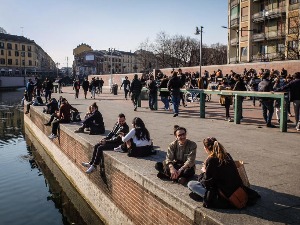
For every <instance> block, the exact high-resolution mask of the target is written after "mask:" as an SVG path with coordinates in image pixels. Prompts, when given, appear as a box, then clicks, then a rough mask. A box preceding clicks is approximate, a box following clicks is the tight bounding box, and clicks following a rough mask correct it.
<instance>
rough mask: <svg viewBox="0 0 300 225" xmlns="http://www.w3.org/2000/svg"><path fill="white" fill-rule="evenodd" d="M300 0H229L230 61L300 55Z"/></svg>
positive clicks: (253, 60) (287, 58)
mask: <svg viewBox="0 0 300 225" xmlns="http://www.w3.org/2000/svg"><path fill="white" fill-rule="evenodd" d="M299 15H300V0H228V26H227V27H224V28H227V29H228V56H227V61H228V62H227V63H240V62H258V61H273V60H294V59H300V44H299V40H300V19H299Z"/></svg>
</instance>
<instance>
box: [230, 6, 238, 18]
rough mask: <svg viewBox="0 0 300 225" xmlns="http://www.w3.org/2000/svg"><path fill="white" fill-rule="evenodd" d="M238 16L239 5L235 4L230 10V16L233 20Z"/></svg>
mask: <svg viewBox="0 0 300 225" xmlns="http://www.w3.org/2000/svg"><path fill="white" fill-rule="evenodd" d="M238 17H239V7H237V6H235V7H233V8H232V9H231V11H230V18H231V19H232V20H233V19H236V18H238Z"/></svg>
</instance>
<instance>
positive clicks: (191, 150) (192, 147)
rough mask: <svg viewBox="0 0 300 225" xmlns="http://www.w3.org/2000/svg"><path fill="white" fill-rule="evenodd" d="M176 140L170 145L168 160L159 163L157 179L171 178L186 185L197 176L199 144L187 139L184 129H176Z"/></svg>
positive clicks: (157, 165) (156, 166) (156, 167)
mask: <svg viewBox="0 0 300 225" xmlns="http://www.w3.org/2000/svg"><path fill="white" fill-rule="evenodd" d="M174 128H175V129H174V135H175V137H176V140H175V141H173V142H172V143H170V144H169V147H168V150H167V155H166V160H164V161H163V162H157V163H156V165H155V169H156V170H158V174H157V177H159V178H169V179H171V180H173V181H177V182H178V183H180V184H183V185H185V184H186V183H187V181H188V179H190V178H192V177H193V176H194V174H195V158H196V149H197V144H196V143H195V142H193V141H191V140H189V139H187V138H186V129H185V128H184V127H180V126H178V127H174Z"/></svg>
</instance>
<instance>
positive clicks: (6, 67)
mask: <svg viewBox="0 0 300 225" xmlns="http://www.w3.org/2000/svg"><path fill="white" fill-rule="evenodd" d="M55 69H56V66H55V63H54V61H53V60H52V58H51V57H50V56H49V55H48V54H47V53H46V52H45V51H44V50H43V49H42V48H41V47H40V46H39V45H38V44H36V43H35V42H34V41H33V40H30V39H28V38H25V37H23V36H17V35H10V34H6V33H0V75H1V76H26V75H28V76H32V75H43V74H44V75H49V74H51V73H54V72H55Z"/></svg>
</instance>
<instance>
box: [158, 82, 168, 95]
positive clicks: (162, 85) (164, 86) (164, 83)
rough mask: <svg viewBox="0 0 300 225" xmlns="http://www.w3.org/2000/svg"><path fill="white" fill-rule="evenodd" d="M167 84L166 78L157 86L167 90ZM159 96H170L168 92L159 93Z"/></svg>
mask: <svg viewBox="0 0 300 225" xmlns="http://www.w3.org/2000/svg"><path fill="white" fill-rule="evenodd" d="M168 82H169V79H168V78H164V79H163V80H162V81H161V83H160V85H159V88H167V87H168ZM160 96H161V97H168V96H170V92H168V91H161V92H160Z"/></svg>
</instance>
